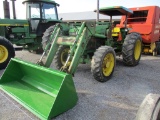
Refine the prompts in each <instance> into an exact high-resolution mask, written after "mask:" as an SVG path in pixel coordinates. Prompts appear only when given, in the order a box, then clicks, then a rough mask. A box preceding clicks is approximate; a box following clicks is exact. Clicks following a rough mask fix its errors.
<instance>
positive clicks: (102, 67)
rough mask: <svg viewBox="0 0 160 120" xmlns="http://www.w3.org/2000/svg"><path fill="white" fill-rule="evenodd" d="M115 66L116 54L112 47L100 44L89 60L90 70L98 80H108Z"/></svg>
mask: <svg viewBox="0 0 160 120" xmlns="http://www.w3.org/2000/svg"><path fill="white" fill-rule="evenodd" d="M115 66H116V54H115V51H114V49H113V48H112V47H110V46H101V47H99V48H98V49H97V50H96V52H95V53H94V55H93V57H92V61H91V72H92V74H93V77H94V78H95V79H96V80H97V81H99V82H106V81H108V80H109V79H110V78H111V76H112V74H113V71H114V68H115Z"/></svg>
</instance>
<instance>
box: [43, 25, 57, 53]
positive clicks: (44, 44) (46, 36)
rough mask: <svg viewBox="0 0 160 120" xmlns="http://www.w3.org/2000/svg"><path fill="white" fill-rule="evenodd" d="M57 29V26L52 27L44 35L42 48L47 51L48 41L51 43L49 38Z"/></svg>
mask: <svg viewBox="0 0 160 120" xmlns="http://www.w3.org/2000/svg"><path fill="white" fill-rule="evenodd" d="M54 28H55V25H53V26H50V27H49V28H48V29H46V31H45V32H44V34H43V37H42V48H43V50H44V49H45V47H46V45H47V43H48V41H49V38H50V36H51V32H52V31H53V30H54Z"/></svg>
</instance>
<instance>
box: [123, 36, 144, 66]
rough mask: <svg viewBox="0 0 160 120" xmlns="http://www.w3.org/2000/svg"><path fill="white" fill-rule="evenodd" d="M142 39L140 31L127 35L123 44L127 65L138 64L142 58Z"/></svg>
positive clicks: (124, 58) (124, 60) (124, 59)
mask: <svg viewBox="0 0 160 120" xmlns="http://www.w3.org/2000/svg"><path fill="white" fill-rule="evenodd" d="M141 53H142V39H141V36H140V34H138V33H130V34H128V35H127V36H126V38H125V40H124V43H123V46H122V56H123V62H124V64H125V65H127V66H136V65H137V64H138V63H139V61H140V58H141Z"/></svg>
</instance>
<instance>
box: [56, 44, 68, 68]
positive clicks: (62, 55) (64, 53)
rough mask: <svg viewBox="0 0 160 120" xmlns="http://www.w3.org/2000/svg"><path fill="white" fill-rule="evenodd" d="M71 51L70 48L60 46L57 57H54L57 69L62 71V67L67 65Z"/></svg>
mask: <svg viewBox="0 0 160 120" xmlns="http://www.w3.org/2000/svg"><path fill="white" fill-rule="evenodd" d="M69 50H70V47H69V46H64V45H61V46H59V48H58V50H57V52H56V55H55V57H54V61H55V66H56V68H57V69H61V67H62V66H63V65H64V64H65V62H66V60H67V57H68V52H69ZM69 63H70V62H69ZM68 66H69V65H68Z"/></svg>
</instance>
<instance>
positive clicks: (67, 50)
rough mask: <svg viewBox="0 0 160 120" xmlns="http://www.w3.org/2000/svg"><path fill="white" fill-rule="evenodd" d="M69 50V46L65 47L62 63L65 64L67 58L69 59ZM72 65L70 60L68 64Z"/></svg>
mask: <svg viewBox="0 0 160 120" xmlns="http://www.w3.org/2000/svg"><path fill="white" fill-rule="evenodd" d="M68 52H69V48H65V49H64V50H63V51H62V53H61V62H62V65H64V64H65V62H66V60H67V57H68ZM69 65H70V62H68V64H67V66H69Z"/></svg>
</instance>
